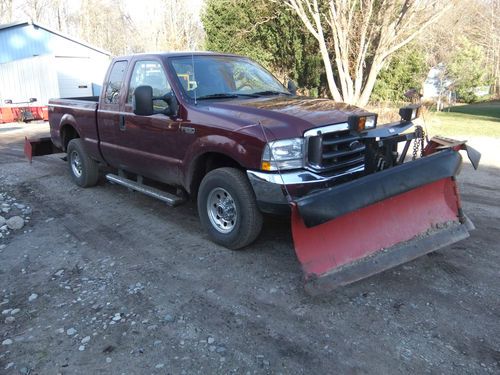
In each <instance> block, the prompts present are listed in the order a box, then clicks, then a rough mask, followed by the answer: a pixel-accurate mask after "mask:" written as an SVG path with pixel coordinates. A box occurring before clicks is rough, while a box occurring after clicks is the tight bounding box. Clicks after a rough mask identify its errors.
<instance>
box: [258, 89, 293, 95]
mask: <svg viewBox="0 0 500 375" xmlns="http://www.w3.org/2000/svg"><path fill="white" fill-rule="evenodd" d="M252 94H253V95H259V96H267V95H292V94H290V93H288V92H284V91H275V90H265V91H257V92H253V93H252Z"/></svg>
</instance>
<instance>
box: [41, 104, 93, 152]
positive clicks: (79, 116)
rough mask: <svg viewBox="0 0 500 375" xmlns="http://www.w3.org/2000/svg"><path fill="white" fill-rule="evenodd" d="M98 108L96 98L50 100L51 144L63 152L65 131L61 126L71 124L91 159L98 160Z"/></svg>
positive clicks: (65, 142) (65, 141)
mask: <svg viewBox="0 0 500 375" xmlns="http://www.w3.org/2000/svg"><path fill="white" fill-rule="evenodd" d="M98 106H99V97H98V96H85V97H76V98H61V99H50V100H49V113H50V116H49V123H50V135H51V137H52V140H53V143H54V144H55V145H56V146H57V147H59V148H61V149H62V150H65V148H66V145H67V139H65V129H64V127H62V126H61V124H63V123H65V124H71V126H73V127H74V128H75V130H76V131H77V132H78V134H79V135H80V137H81V138H83V139H84V140H85V143H86V144H87V147H88V149H89V152H90V154H91V155H92V157H93V158H95V159H96V160H100V159H101V154H100V151H99V147H98V140H99V135H98V130H97V109H98ZM63 117H64V118H63ZM68 128H69V127H68Z"/></svg>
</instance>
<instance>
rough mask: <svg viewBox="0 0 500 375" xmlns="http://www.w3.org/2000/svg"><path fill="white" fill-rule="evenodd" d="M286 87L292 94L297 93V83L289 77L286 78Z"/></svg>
mask: <svg viewBox="0 0 500 375" xmlns="http://www.w3.org/2000/svg"><path fill="white" fill-rule="evenodd" d="M286 88H287V89H288V91H290V92H291V93H292V95H297V84H296V83H295V82H294V81H292V80H291V79H289V80H288V83H287V84H286Z"/></svg>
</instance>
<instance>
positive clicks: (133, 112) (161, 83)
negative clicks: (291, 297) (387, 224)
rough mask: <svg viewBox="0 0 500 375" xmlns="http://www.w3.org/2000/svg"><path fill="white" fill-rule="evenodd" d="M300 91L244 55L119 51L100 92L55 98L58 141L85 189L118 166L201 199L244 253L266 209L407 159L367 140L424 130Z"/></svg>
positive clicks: (139, 182) (204, 214)
mask: <svg viewBox="0 0 500 375" xmlns="http://www.w3.org/2000/svg"><path fill="white" fill-rule="evenodd" d="M289 88H290V90H288V89H286V88H285V87H284V86H283V85H282V84H281V83H280V82H279V81H278V80H277V79H276V78H275V77H273V76H272V75H271V74H270V73H269V72H268V71H266V70H265V69H264V68H262V67H261V66H260V65H258V64H256V63H255V62H253V61H251V60H250V59H248V58H245V57H242V56H236V55H227V54H216V53H209V52H206V53H199V52H196V53H160V54H140V55H133V56H124V57H117V58H115V59H114V60H113V61H112V63H111V64H110V67H109V70H108V72H107V75H106V78H105V81H104V84H103V89H102V93H101V95H100V97H84V98H68V99H53V100H51V101H50V102H49V121H50V130H51V138H52V142H53V143H54V144H55V145H56V146H57V147H59V148H60V149H62V150H63V151H65V152H67V154H68V164H69V171H70V173H71V175H72V178H73V179H74V181H75V182H76V183H77V184H78V185H80V186H82V187H89V186H92V185H95V184H96V183H97V180H98V169H99V165H107V166H110V167H113V168H115V169H116V170H117V171H118V173H117V174H108V175H107V176H106V177H107V178H108V179H109V180H110V181H112V182H114V183H118V184H121V185H124V186H127V187H128V188H131V189H133V190H138V191H141V192H143V193H146V194H149V195H151V196H154V197H156V198H159V199H162V200H163V201H165V202H167V203H169V204H172V205H175V204H177V203H180V202H181V201H182V200H184V199H186V198H187V197H188V196H192V197H194V198H196V199H197V204H198V211H199V216H200V220H201V223H202V226H203V227H204V229H206V230H207V232H208V234H209V235H210V237H211V239H212V240H214V241H215V242H217V243H219V244H222V245H224V246H226V247H229V248H241V247H243V246H245V245H248V244H249V243H250V242H252V241H253V240H254V239H255V238H256V237H257V236H258V234H259V232H260V230H261V226H262V213H284V212H289V208H290V207H289V201H290V200H291V199H293V198H295V197H301V196H304V195H306V194H308V193H310V192H313V191H318V190H321V189H325V188H328V187H330V186H333V185H336V184H338V183H340V182H345V181H349V180H352V179H355V178H357V177H361V176H363V175H365V174H366V173H368V172H370V171H373V170H375V169H382V168H383V165H384V163H385V164H386V165H389V164H391V163H396V160H395V156H394V155H395V152H394V150H395V148H390V149H384V154H382V153H378V154H373V153H374V152H377V151H373V150H372V151H370V146H369V144H368V143H367V142H365V140H367V139H371V140H375V141H378V140H379V139H381V138H384V137H394V136H398V134H400V133H402V132H403V131H405V130H406V129H408V128H410V127H411V126H413V124H412V123H411V121H410V120H411V119H410V118H408V121H401V122H398V123H394V124H391V125H390V126H386V127H382V128H376V120H377V118H376V115H373V114H370V113H367V112H365V111H364V110H362V109H359V108H357V107H354V106H350V105H347V104H344V103H337V102H334V101H333V100H329V99H314V98H306V97H299V96H297V95H296V94H295V92H294V88H293V85H289ZM410 112H411V110H410ZM410 117H411V114H410ZM367 134H368V135H369V136H367ZM391 147H393V146H391ZM394 147H395V146H394ZM370 152H371V154H370ZM369 154H370V155H371V157H370V158H368V156H367V155H369ZM151 181H155V182H159V183H161V184H157V183H151ZM163 184H165V185H170V186H173V187H174V188H177V192H176V194H173V193H172V191H173V190H171V192H170V193H168V192H167V191H166V190H168V189H158V188H157V186H158V185H162V186H163ZM152 185H155V187H153V186H152ZM287 210H288V211H287Z"/></svg>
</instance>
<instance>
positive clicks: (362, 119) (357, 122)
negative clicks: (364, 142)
mask: <svg viewBox="0 0 500 375" xmlns="http://www.w3.org/2000/svg"><path fill="white" fill-rule="evenodd" d="M347 123H348V124H349V129H351V130H355V131H357V132H362V131H364V130H369V129H374V128H375V126H377V115H376V114H374V113H370V114H368V115H353V116H349V118H348V119H347Z"/></svg>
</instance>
